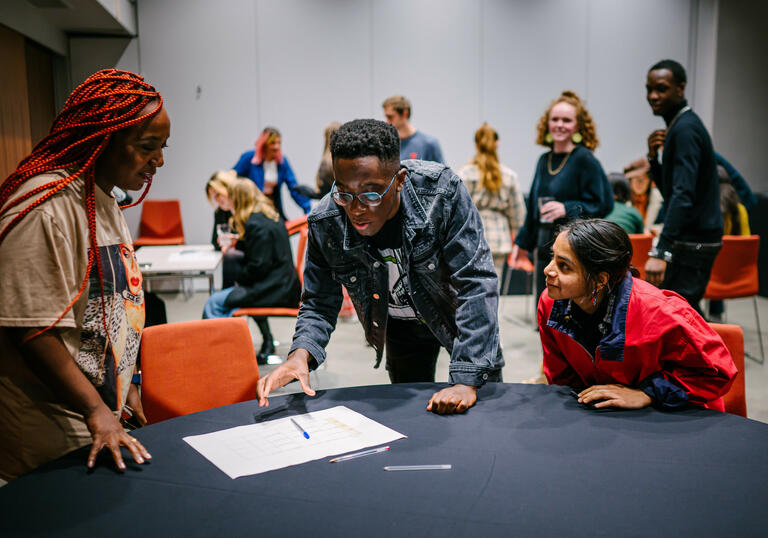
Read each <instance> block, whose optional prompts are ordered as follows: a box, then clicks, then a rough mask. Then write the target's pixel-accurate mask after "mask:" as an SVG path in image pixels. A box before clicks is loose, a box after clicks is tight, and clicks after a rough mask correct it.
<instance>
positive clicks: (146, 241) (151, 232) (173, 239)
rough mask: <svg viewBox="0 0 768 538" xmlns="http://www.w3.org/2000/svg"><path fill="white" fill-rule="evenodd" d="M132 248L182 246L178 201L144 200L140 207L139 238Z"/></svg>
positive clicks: (182, 232) (182, 229) (182, 231)
mask: <svg viewBox="0 0 768 538" xmlns="http://www.w3.org/2000/svg"><path fill="white" fill-rule="evenodd" d="M133 244H134V246H144V245H183V244H184V228H183V227H182V224H181V205H180V204H179V201H178V200H145V201H144V204H143V205H142V207H141V223H140V224H139V237H138V238H137V239H136V241H134V242H133Z"/></svg>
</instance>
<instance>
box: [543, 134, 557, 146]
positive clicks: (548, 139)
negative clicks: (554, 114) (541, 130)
mask: <svg viewBox="0 0 768 538" xmlns="http://www.w3.org/2000/svg"><path fill="white" fill-rule="evenodd" d="M554 141H555V139H554V138H553V137H552V133H547V134H546V135H544V142H546V143H547V144H551V143H552V142H554Z"/></svg>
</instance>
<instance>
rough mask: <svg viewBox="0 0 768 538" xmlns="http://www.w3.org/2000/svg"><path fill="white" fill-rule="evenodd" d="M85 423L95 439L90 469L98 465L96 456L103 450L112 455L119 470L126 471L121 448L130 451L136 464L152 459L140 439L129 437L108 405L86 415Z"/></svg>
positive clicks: (89, 456) (90, 458)
mask: <svg viewBox="0 0 768 538" xmlns="http://www.w3.org/2000/svg"><path fill="white" fill-rule="evenodd" d="M85 423H86V425H87V426H88V430H89V431H90V432H91V436H92V437H93V446H92V447H91V452H90V453H89V454H88V468H89V469H90V468H93V466H94V465H95V464H96V456H97V455H98V454H99V452H100V451H101V449H102V448H107V449H109V451H110V452H111V453H112V457H113V458H114V460H115V464H116V465H117V468H118V469H120V470H121V471H124V470H125V462H124V461H123V455H122V454H121V452H120V447H121V446H124V447H126V448H127V449H128V451H129V452H130V453H131V456H132V457H133V459H134V461H135V462H136V463H145V462H146V460H149V459H152V456H151V455H150V453H149V452H148V451H147V449H146V448H144V445H142V444H141V443H140V442H139V440H138V439H136V438H135V437H132V436H130V435H128V434H127V433H126V432H125V430H124V429H123V427H122V426H121V425H120V422H119V421H118V420H117V418H115V415H114V413H112V411H110V410H109V409H108V408H107V406H106V405H104V404H102V405H99V406H97V407H96V409H94V410H93V411H91V412H90V413H87V414H86V415H85Z"/></svg>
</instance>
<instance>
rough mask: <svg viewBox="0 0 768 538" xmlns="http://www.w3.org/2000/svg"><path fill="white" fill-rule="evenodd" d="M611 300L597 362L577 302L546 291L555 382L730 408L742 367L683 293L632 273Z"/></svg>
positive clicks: (547, 360)
mask: <svg viewBox="0 0 768 538" xmlns="http://www.w3.org/2000/svg"><path fill="white" fill-rule="evenodd" d="M618 286H619V287H618V289H617V290H616V296H615V299H614V302H613V304H612V305H611V304H610V303H609V305H610V306H609V307H608V312H607V313H606V317H605V321H606V323H605V326H604V328H605V331H604V332H603V337H602V339H601V340H600V345H599V346H598V348H597V350H596V351H595V357H594V359H593V357H592V355H591V354H590V353H589V352H587V350H586V349H585V347H584V346H583V344H580V343H579V341H578V340H579V335H578V332H577V327H576V326H575V325H574V324H573V323H572V322H571V318H570V316H569V315H568V313H569V308H570V304H569V303H570V301H568V300H558V301H554V300H552V299H550V298H549V294H548V293H547V292H546V290H545V292H544V293H542V295H541V299H540V300H539V309H538V320H539V334H540V336H541V345H542V348H543V350H544V374H545V375H546V376H547V379H548V380H549V382H550V383H552V384H556V385H569V386H572V387H575V388H587V387H590V386H592V385H603V384H608V383H620V384H622V385H626V386H628V387H632V388H639V389H642V390H643V391H644V392H645V393H646V394H648V395H649V396H650V397H651V398H653V400H654V404H655V405H657V406H659V407H662V408H667V409H673V408H676V407H682V406H684V405H687V404H688V403H691V404H695V405H699V406H703V407H707V408H710V409H717V410H720V411H722V410H723V400H722V398H721V396H722V395H723V394H725V393H726V392H728V389H729V388H730V387H731V383H732V382H733V379H734V377H736V374H737V370H736V366H735V365H734V364H733V359H731V355H730V353H729V352H728V350H727V349H726V347H725V344H723V341H722V340H721V339H720V337H719V336H718V335H717V333H715V331H713V330H712V329H711V328H710V327H709V325H707V322H706V321H704V319H703V318H702V317H701V316H700V315H699V314H698V313H697V312H696V311H695V310H694V309H693V308H691V306H690V305H689V304H688V303H687V302H686V301H685V299H683V298H682V297H680V296H679V295H678V294H676V293H674V292H672V291H667V290H659V289H658V288H656V287H654V286H652V285H651V284H648V283H647V282H645V281H643V280H640V279H637V278H632V277H631V276H629V275H628V276H627V278H625V279H624V281H622V282H621V283H620V284H619V285H618Z"/></svg>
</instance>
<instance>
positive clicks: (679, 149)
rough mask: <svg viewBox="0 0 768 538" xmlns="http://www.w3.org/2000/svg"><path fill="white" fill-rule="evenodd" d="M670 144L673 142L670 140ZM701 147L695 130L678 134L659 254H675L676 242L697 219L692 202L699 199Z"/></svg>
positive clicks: (698, 135) (678, 132) (700, 141)
mask: <svg viewBox="0 0 768 538" xmlns="http://www.w3.org/2000/svg"><path fill="white" fill-rule="evenodd" d="M667 136H669V135H667ZM667 143H668V144H669V143H670V141H669V140H667ZM702 147H703V141H702V139H701V136H700V134H699V133H697V132H696V131H695V130H694V129H681V130H679V131H677V133H676V140H675V152H674V155H670V157H673V158H674V161H673V162H672V163H671V164H672V174H671V178H672V182H673V183H672V194H671V195H670V196H669V199H665V200H664V205H665V206H666V207H665V214H664V228H663V229H662V230H661V235H660V236H659V242H658V244H657V247H658V249H659V250H662V251H664V250H672V245H673V243H674V242H675V240H677V239H678V238H679V237H680V235H681V233H682V230H683V229H684V228H685V227H686V226H687V225H688V224H689V222H690V220H691V219H692V218H694V216H695V212H694V211H693V201H694V199H695V198H696V179H697V178H698V175H699V166H700V164H699V160H700V156H701V154H702ZM665 157H666V155H665Z"/></svg>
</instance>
